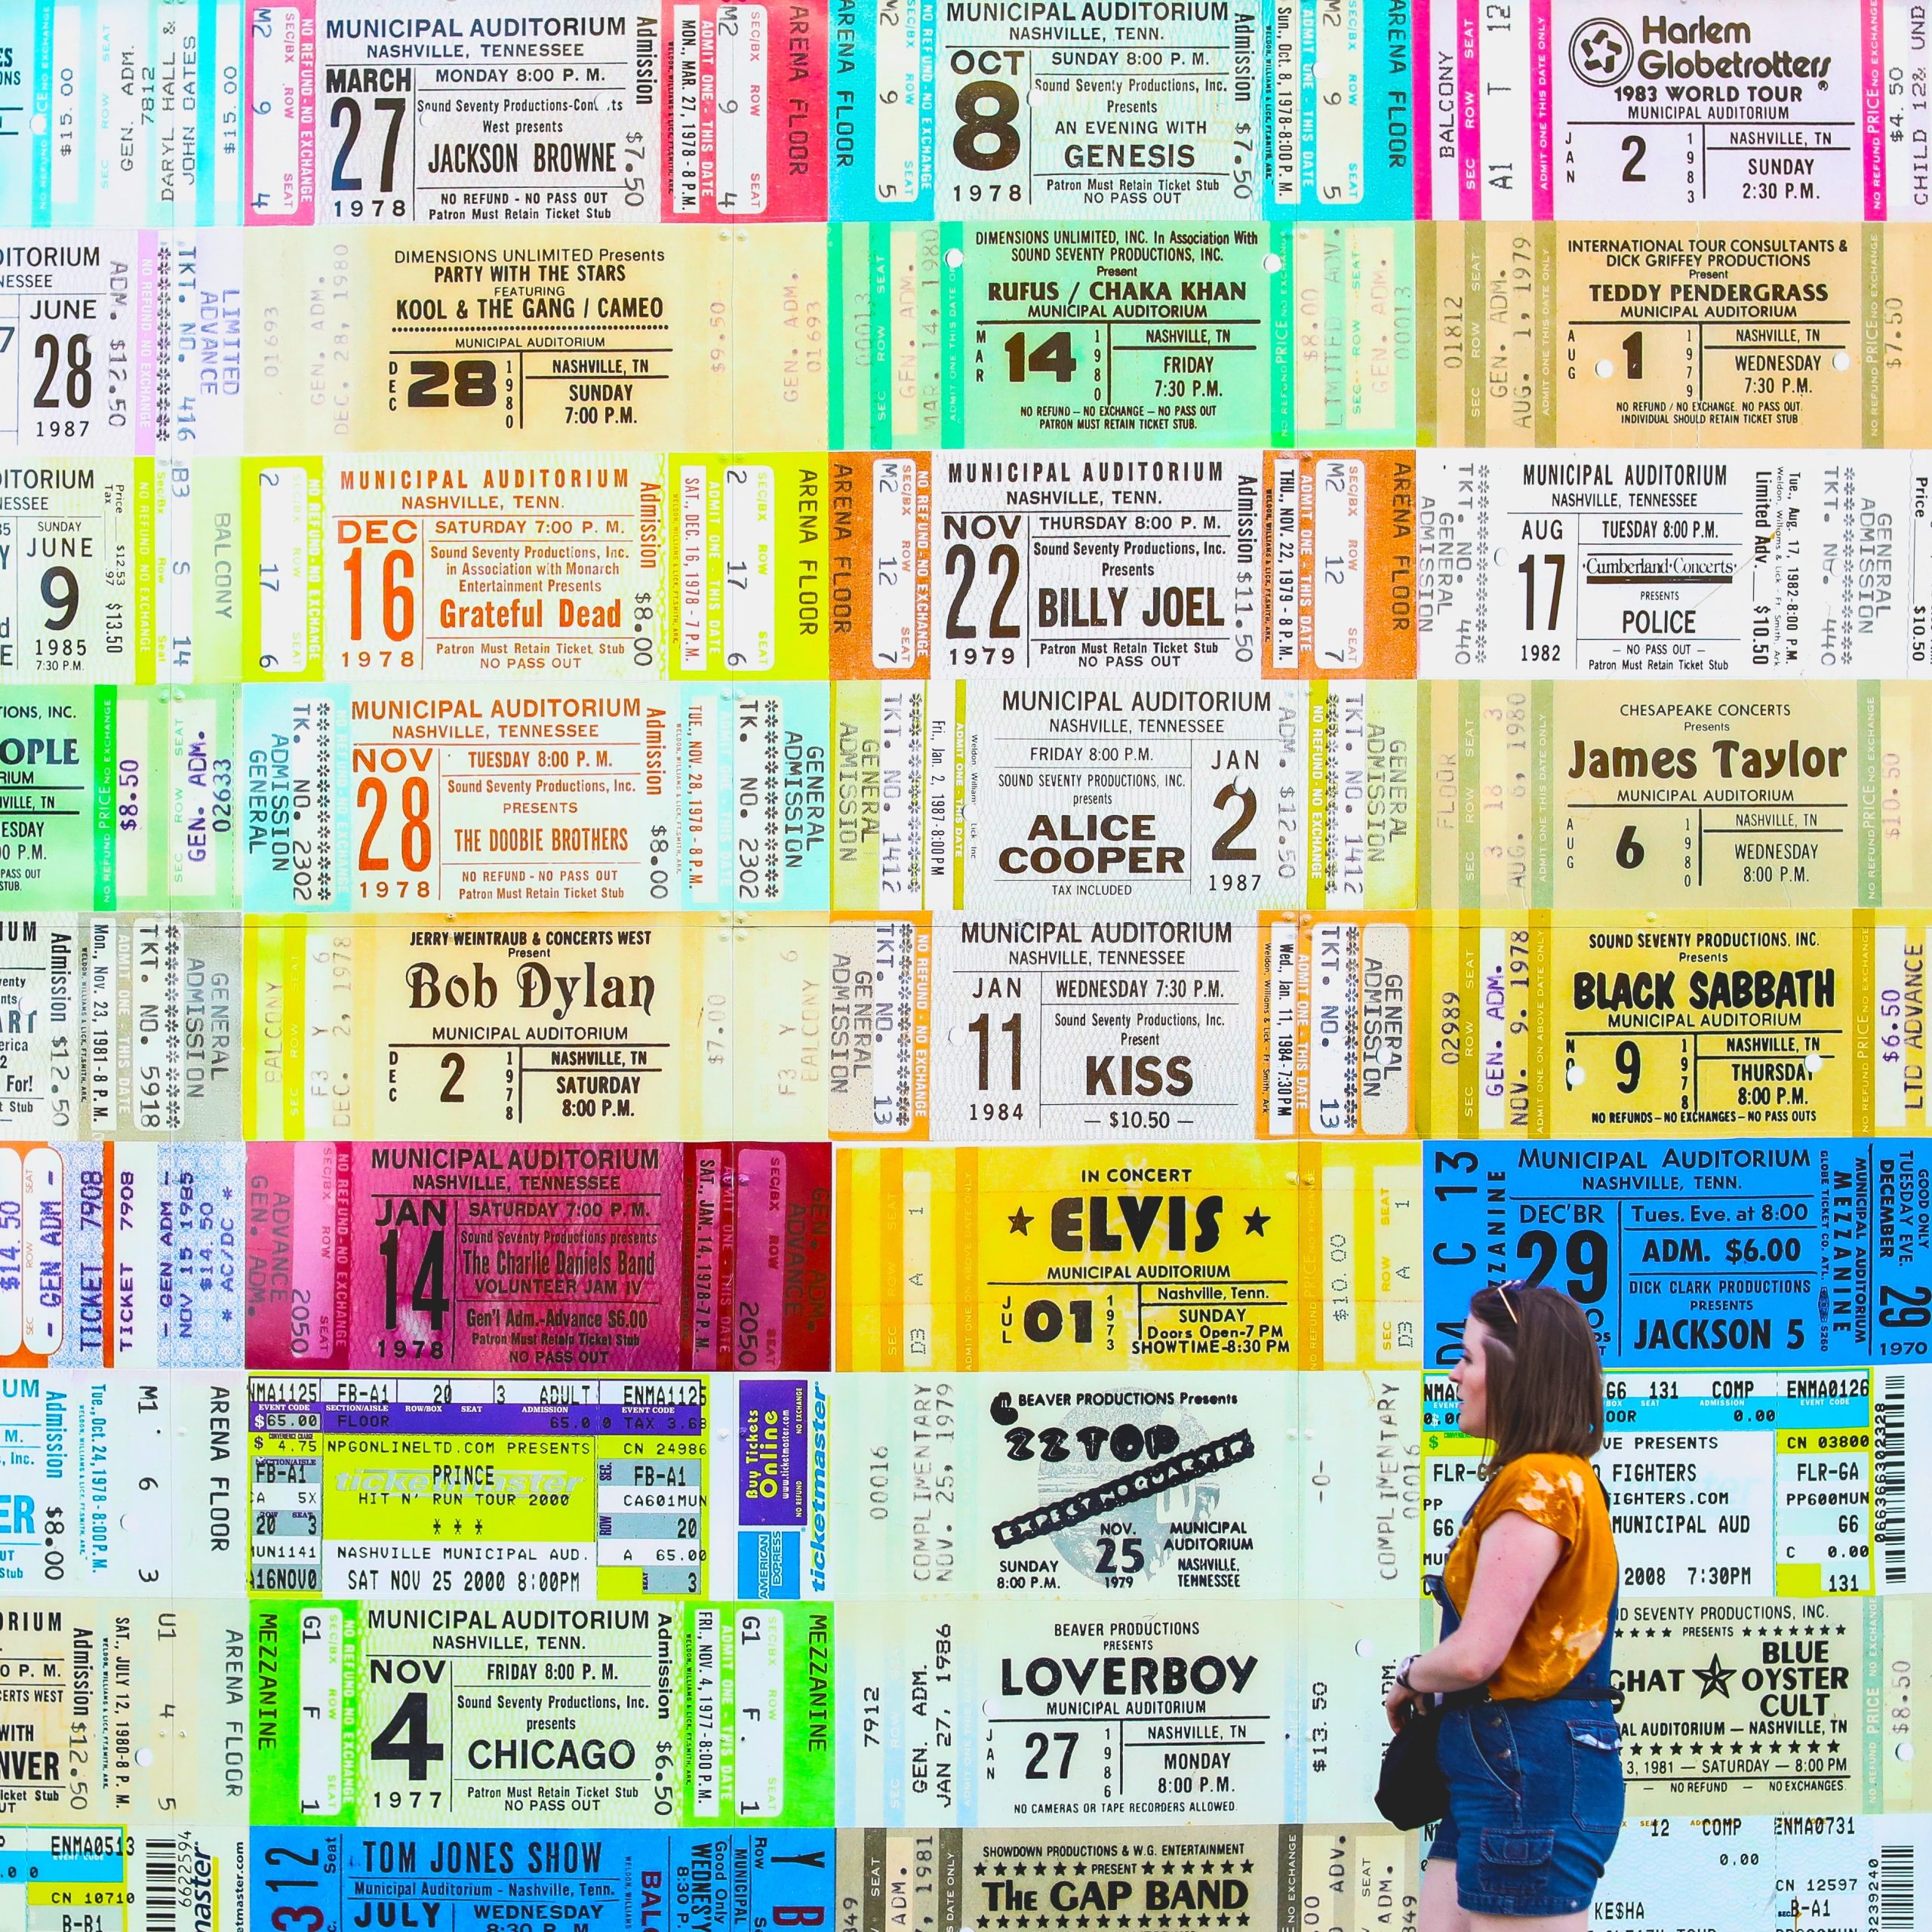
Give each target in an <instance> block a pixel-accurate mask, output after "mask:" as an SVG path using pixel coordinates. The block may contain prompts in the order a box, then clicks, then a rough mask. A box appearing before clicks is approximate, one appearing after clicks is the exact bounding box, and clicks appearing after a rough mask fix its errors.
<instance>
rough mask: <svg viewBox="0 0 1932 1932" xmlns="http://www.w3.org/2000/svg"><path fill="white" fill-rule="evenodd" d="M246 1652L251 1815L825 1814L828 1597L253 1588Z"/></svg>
mask: <svg viewBox="0 0 1932 1932" xmlns="http://www.w3.org/2000/svg"><path fill="white" fill-rule="evenodd" d="M445 1446H446V1447H448V1449H449V1451H450V1454H451V1455H452V1456H453V1457H454V1456H457V1455H459V1454H461V1453H462V1452H461V1451H460V1449H459V1448H458V1447H457V1445H455V1444H447V1445H445ZM482 1467H483V1468H484V1469H486V1470H487V1469H488V1464H487V1463H485V1465H483V1466H482ZM461 1470H462V1466H461V1465H460V1463H452V1464H448V1465H446V1466H445V1476H444V1481H445V1488H446V1489H450V1488H451V1486H452V1485H454V1484H456V1482H457V1478H458V1476H460V1474H461ZM379 1473H380V1472H377V1471H374V1470H373V1469H365V1470H364V1471H362V1472H360V1474H359V1477H358V1480H359V1481H360V1483H361V1486H362V1487H364V1488H365V1490H366V1489H367V1488H368V1486H369V1484H371V1481H374V1478H375V1477H376V1476H377V1475H378V1474H379ZM409 1479H410V1477H409V1472H408V1471H407V1470H405V1469H401V1468H400V1467H398V1469H396V1470H395V1471H394V1472H393V1481H395V1482H397V1483H400V1484H401V1485H402V1487H401V1490H398V1491H397V1492H396V1493H397V1494H398V1495H400V1494H405V1493H407V1491H408V1484H409ZM444 1513H445V1515H446V1516H447V1515H448V1514H449V1513H450V1512H448V1511H447V1510H446V1511H445V1512H444ZM447 1529H448V1525H447V1524H445V1531H444V1532H443V1533H446V1532H447ZM251 1654H252V1657H253V1659H254V1680H253V1681H254V1692H253V1701H252V1704H251V1713H250V1715H251V1735H252V1738H253V1746H252V1756H251V1763H250V1778H249V1802H250V1805H251V1815H252V1817H254V1820H256V1821H257V1823H283V1822H286V1821H287V1820H291V1819H300V1820H303V1822H304V1823H309V1824H317V1825H355V1824H357V1823H363V1824H368V1823H378V1822H384V1821H387V1822H392V1823H408V1824H412V1825H429V1826H435V1825H445V1824H448V1825H458V1826H515V1825H534V1824H539V1823H543V1822H545V1821H546V1820H549V1819H552V1818H558V1819H565V1820H569V1821H570V1822H571V1823H573V1824H577V1825H583V1826H608V1825H622V1824H635V1823H638V1821H639V1820H652V1821H654V1822H655V1823H657V1824H659V1825H660V1826H668V1827H672V1828H676V1827H678V1826H697V1825H706V1826H709V1825H725V1826H734V1825H749V1824H760V1825H823V1824H829V1823H831V1822H832V1765H833V1738H832V1613H831V1612H830V1611H829V1610H826V1609H814V1608H811V1607H806V1606H802V1605H799V1604H777V1603H742V1604H716V1603H668V1604H654V1603H641V1602H640V1603H608V1604H586V1603H563V1602H548V1603H546V1602H543V1601H538V1600H535V1599H528V1598H527V1599H524V1600H521V1601H514V1602H504V1603H493V1602H490V1601H481V1600H478V1599H475V1598H469V1599H465V1600H455V1599H451V1600H447V1601H435V1600H434V1599H425V1600H417V1601H406V1602H398V1603H390V1604H357V1603H350V1602H340V1603H331V1602H322V1601H304V1602H299V1603H298V1602H290V1603H276V1604H257V1606H256V1608H255V1611H254V1627H253V1643H252V1645H251Z"/></svg>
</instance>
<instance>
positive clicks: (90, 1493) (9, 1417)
mask: <svg viewBox="0 0 1932 1932" xmlns="http://www.w3.org/2000/svg"><path fill="white" fill-rule="evenodd" d="M241 1404H242V1384H241V1378H240V1377H238V1376H232V1375H231V1376H209V1375H199V1374H170V1375H167V1376H165V1377H161V1378H159V1379H156V1380H141V1379H140V1375H139V1374H138V1371H137V1373H136V1374H133V1375H125V1374H124V1375H88V1374H83V1373H79V1372H77V1371H72V1370H63V1369H49V1370H45V1371H38V1372H36V1373H32V1374H15V1375H9V1376H8V1377H5V1378H4V1380H0V1435H4V1440H5V1444H6V1445H7V1472H6V1487H5V1491H4V1492H0V1595H5V1596H8V1597H15V1596H31V1595H36V1594H45V1593H47V1592H60V1593H62V1594H63V1595H66V1594H68V1593H73V1594H77V1595H85V1596H88V1597H100V1598H112V1599H115V1600H117V1601H118V1600H120V1599H124V1598H153V1597H224V1598H225V1597H232V1596H236V1595H240V1594H241V1592H242V1589H243V1587H244V1578H243V1569H242V1554H241V1545H242V1536H241V1527H242V1523H243V1521H245V1512H246V1511H247V1509H248V1498H247V1497H246V1496H245V1494H243V1491H242V1485H241V1483H240V1481H239V1480H238V1478H239V1477H240V1475H241V1472H240V1470H239V1469H238V1468H237V1467H236V1466H235V1464H236V1462H237V1456H236V1451H237V1449H238V1447H239V1445H238V1442H237V1441H236V1431H237V1429H238V1428H239V1427H240V1426H242V1423H243V1422H244V1420H245V1417H244V1416H243V1414H242V1406H241Z"/></svg>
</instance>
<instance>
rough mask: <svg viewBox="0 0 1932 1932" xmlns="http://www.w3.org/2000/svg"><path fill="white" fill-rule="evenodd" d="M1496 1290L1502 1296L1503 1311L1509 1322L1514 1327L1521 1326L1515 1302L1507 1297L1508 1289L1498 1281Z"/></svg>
mask: <svg viewBox="0 0 1932 1932" xmlns="http://www.w3.org/2000/svg"><path fill="white" fill-rule="evenodd" d="M1496 1292H1497V1294H1500V1296H1501V1297H1503V1311H1504V1312H1505V1313H1506V1314H1507V1315H1508V1316H1509V1319H1510V1321H1511V1322H1512V1324H1514V1325H1515V1327H1518V1328H1520V1327H1522V1325H1523V1324H1522V1322H1521V1320H1520V1319H1519V1318H1518V1316H1517V1313H1516V1304H1515V1303H1514V1302H1512V1300H1510V1299H1509V1290H1508V1289H1507V1288H1506V1287H1503V1284H1501V1283H1500V1281H1499V1282H1498V1283H1497V1288H1496Z"/></svg>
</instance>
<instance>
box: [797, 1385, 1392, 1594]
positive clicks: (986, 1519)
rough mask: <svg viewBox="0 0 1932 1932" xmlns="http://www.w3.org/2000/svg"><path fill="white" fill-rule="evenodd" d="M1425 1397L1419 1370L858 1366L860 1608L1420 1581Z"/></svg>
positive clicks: (855, 1585) (836, 1529)
mask: <svg viewBox="0 0 1932 1932" xmlns="http://www.w3.org/2000/svg"><path fill="white" fill-rule="evenodd" d="M1415 1392H1416V1383H1415V1378H1414V1375H1413V1374H1411V1373H1408V1372H1406V1371H1380V1372H1377V1373H1373V1374H1368V1373H1365V1374H1361V1375H1359V1376H1340V1375H1269V1376H1251V1375H1216V1374H1192V1373H1190V1374H1189V1375H1188V1376H1187V1377H1186V1380H1184V1381H1171V1380H1170V1381H1162V1382H1158V1383H1150V1382H1148V1381H1146V1380H1143V1379H1139V1378H1134V1379H1116V1378H1114V1377H1108V1376H1106V1375H1103V1374H1093V1373H1091V1372H1088V1373H1085V1374H1067V1375H1037V1374H1032V1375H1029V1374H1020V1375H1008V1374H982V1375H974V1376H963V1377H958V1378H956V1379H955V1378H938V1377H929V1376H925V1375H921V1374H903V1375H892V1376H886V1375H878V1376H872V1375H865V1376H841V1377H838V1378H837V1380H836V1381H835V1384H834V1386H833V1395H834V1412H835V1417H836V1420H837V1425H838V1428H837V1441H836V1446H835V1466H836V1468H837V1471H838V1475H837V1479H836V1481H835V1491H836V1493H837V1494H839V1495H841V1496H863V1497H865V1498H866V1506H865V1507H864V1509H863V1510H854V1511H845V1512H838V1513H837V1514H835V1516H834V1519H833V1525H832V1535H833V1542H834V1546H835V1566H836V1570H837V1574H838V1577H840V1579H841V1583H840V1586H839V1594H840V1596H841V1598H842V1599H844V1600H845V1601H852V1600H854V1599H856V1598H860V1597H864V1598H875V1597H884V1598H898V1597H906V1598H912V1597H934V1596H943V1597H961V1598H964V1597H980V1596H983V1597H989V1598H990V1597H993V1596H996V1595H1029V1594H1032V1595H1037V1594H1038V1593H1041V1592H1047V1593H1049V1594H1051V1595H1053V1596H1054V1598H1055V1599H1056V1601H1060V1602H1065V1601H1067V1600H1068V1599H1070V1598H1083V1599H1087V1598H1097V1597H1099V1596H1100V1595H1103V1594H1106V1593H1109V1592H1114V1593H1117V1594H1119V1595H1128V1596H1132V1597H1134V1598H1137V1599H1138V1600H1143V1601H1144V1600H1149V1599H1159V1600H1173V1601H1186V1602H1189V1603H1192V1602H1195V1601H1200V1599H1199V1598H1198V1597H1197V1596H1196V1595H1195V1592H1200V1591H1204V1590H1215V1591H1232V1592H1235V1593H1236V1594H1237V1595H1241V1596H1243V1597H1250V1598H1274V1597H1293V1596H1297V1595H1300V1594H1302V1592H1303V1586H1304V1584H1305V1583H1306V1584H1308V1585H1311V1586H1315V1587H1317V1588H1318V1587H1319V1584H1318V1575H1319V1576H1321V1577H1343V1576H1346V1577H1348V1578H1349V1579H1350V1580H1351V1581H1350V1584H1349V1589H1350V1592H1351V1594H1360V1595H1374V1594H1376V1593H1377V1592H1380V1591H1384V1590H1386V1591H1387V1592H1390V1593H1395V1592H1399V1591H1401V1589H1404V1587H1405V1586H1406V1587H1407V1588H1409V1589H1413V1588H1414V1586H1415V1583H1416V1567H1415V1556H1414V1548H1415V1546H1414V1541H1413V1540H1412V1537H1411V1534H1410V1533H1411V1530H1412V1529H1413V1527H1414V1521H1415V1518H1414V1502H1415V1497H1416V1494H1417V1465H1416V1462H1415V1459H1414V1448H1415V1444H1416V1437H1415V1432H1414V1411H1413V1407H1412V1406H1411V1404H1412V1403H1413V1400H1414V1395H1415ZM1344 1442H1348V1443H1352V1444H1354V1445H1355V1449H1356V1451H1357V1453H1356V1454H1355V1456H1354V1457H1352V1458H1351V1459H1350V1460H1351V1461H1352V1463H1353V1464H1354V1465H1355V1466H1354V1467H1352V1469H1350V1470H1349V1472H1348V1474H1347V1475H1346V1477H1345V1478H1342V1480H1341V1481H1340V1487H1338V1475H1340V1471H1339V1469H1338V1463H1339V1462H1340V1460H1341V1459H1340V1456H1339V1455H1338V1453H1337V1452H1338V1451H1340V1449H1341V1445H1342V1444H1343V1443H1344ZM1322 1445H1325V1449H1324V1447H1323V1446H1322ZM1364 1452H1365V1453H1364ZM1343 1490H1346V1492H1347V1493H1346V1495H1345V1494H1342V1493H1341V1492H1342V1491H1343Z"/></svg>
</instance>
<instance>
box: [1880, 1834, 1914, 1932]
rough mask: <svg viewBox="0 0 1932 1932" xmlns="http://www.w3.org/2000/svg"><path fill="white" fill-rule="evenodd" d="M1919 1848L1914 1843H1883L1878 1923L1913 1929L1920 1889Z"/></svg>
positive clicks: (1902, 1929)
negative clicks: (1917, 1860) (1917, 1863)
mask: <svg viewBox="0 0 1932 1932" xmlns="http://www.w3.org/2000/svg"><path fill="white" fill-rule="evenodd" d="M1917 1857H1918V1847H1917V1846H1916V1845H1910V1844H1881V1846H1880V1847H1878V1923H1879V1924H1880V1925H1881V1926H1888V1925H1896V1926H1897V1927H1900V1932H1913V1927H1914V1925H1915V1919H1914V1918H1913V1912H1914V1909H1915V1900H1916V1898H1917V1894H1918V1869H1917V1866H1916V1865H1915V1860H1916V1859H1917Z"/></svg>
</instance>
